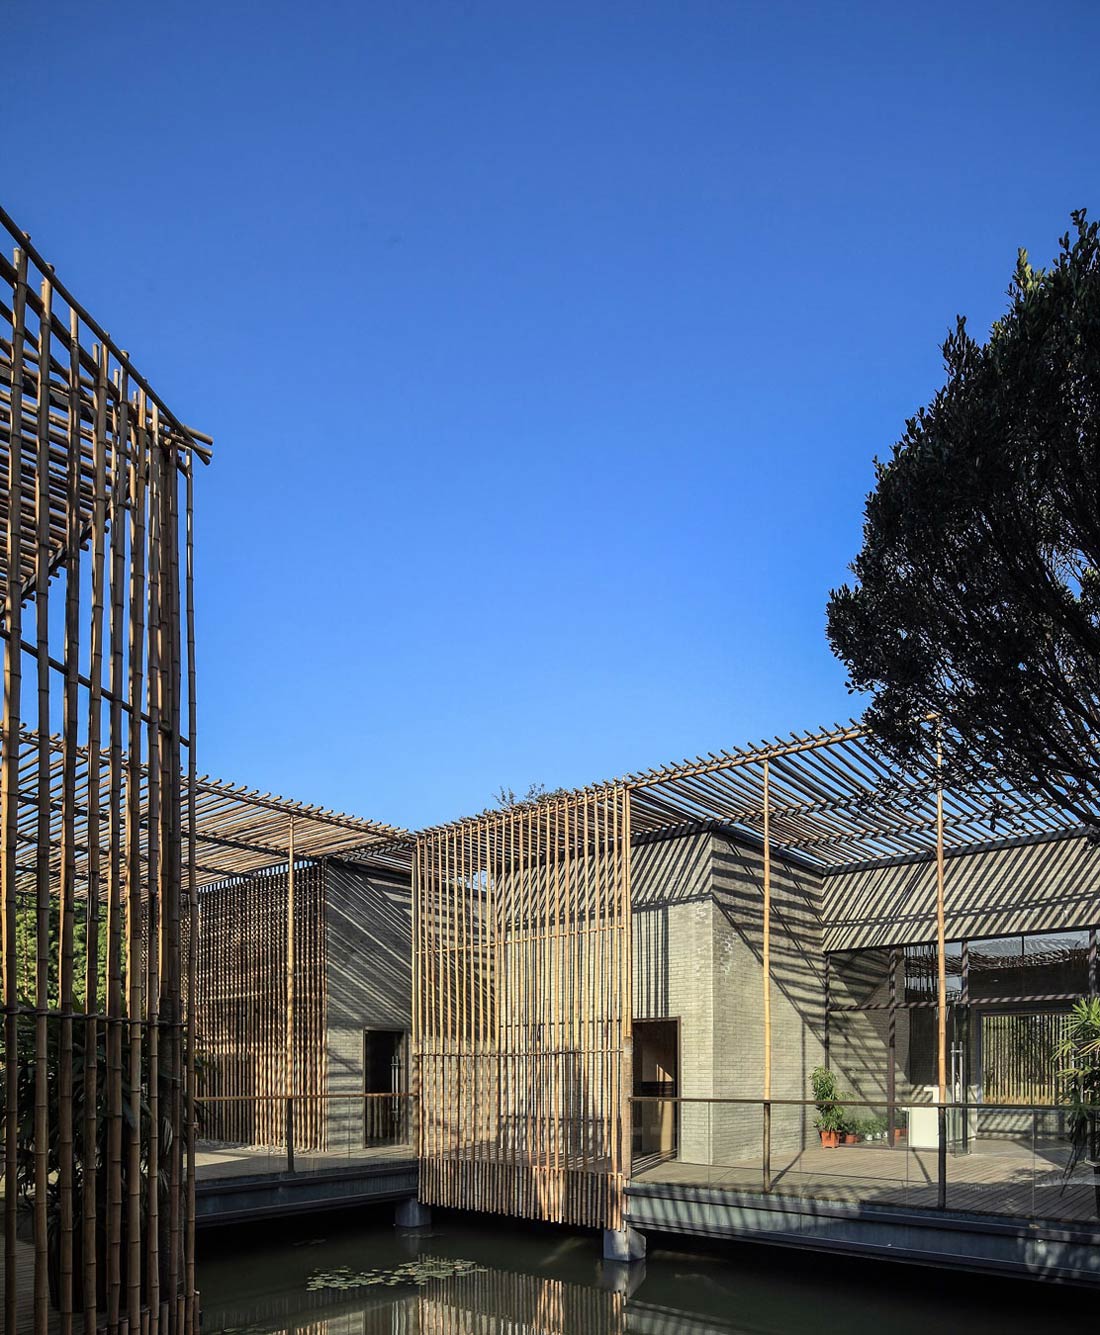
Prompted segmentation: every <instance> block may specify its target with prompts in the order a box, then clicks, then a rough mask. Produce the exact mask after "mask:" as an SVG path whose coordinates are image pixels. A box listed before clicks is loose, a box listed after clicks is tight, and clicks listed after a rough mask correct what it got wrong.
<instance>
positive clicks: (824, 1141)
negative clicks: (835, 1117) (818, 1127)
mask: <svg viewBox="0 0 1100 1335" xmlns="http://www.w3.org/2000/svg"><path fill="white" fill-rule="evenodd" d="M817 1134H818V1135H819V1136H820V1137H821V1148H822V1149H823V1150H835V1149H836V1147H837V1145H838V1143H839V1141H840V1132H839V1131H819V1132H818V1133H817Z"/></svg>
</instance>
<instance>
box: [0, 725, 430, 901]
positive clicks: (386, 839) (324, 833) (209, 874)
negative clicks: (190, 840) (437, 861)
mask: <svg viewBox="0 0 1100 1335" xmlns="http://www.w3.org/2000/svg"><path fill="white" fill-rule="evenodd" d="M50 751H51V765H50V812H51V833H50V843H51V848H52V856H51V861H52V863H53V867H52V871H53V873H54V874H56V875H60V866H61V842H62V829H61V810H62V803H61V786H62V783H63V780H64V748H63V741H62V738H61V737H57V736H52V737H51V738H50ZM101 755H103V758H104V763H103V764H101V766H100V768H99V783H100V802H101V807H102V809H106V803H107V799H108V796H109V792H108V789H109V784H110V774H109V769H108V766H107V765H106V763H105V762H106V754H105V753H101ZM37 768H38V735H37V734H36V733H35V732H34V731H32V730H29V729H25V730H24V731H23V733H22V734H21V745H20V755H19V776H20V779H19V791H20V815H19V843H20V845H21V846H22V847H24V848H26V849H27V850H28V851H32V850H33V849H34V848H35V846H36V844H37V822H38V789H37ZM76 789H77V792H78V793H83V794H84V796H85V801H84V802H83V803H81V804H80V805H79V806H78V808H77V810H76V812H75V825H74V839H75V852H76V857H77V863H76V866H77V878H78V882H83V881H85V880H86V876H87V857H88V807H87V800H86V798H87V792H88V749H87V747H79V748H77V765H76ZM189 798H190V780H189V778H188V776H187V775H183V776H181V807H182V813H181V820H182V829H183V838H184V840H186V839H187V837H188V834H189V833H190V821H189V811H190V801H189ZM194 798H195V801H194V812H195V820H194V834H195V865H194V873H195V884H196V886H197V887H198V888H199V889H200V890H201V889H202V887H203V886H206V885H211V884H214V883H215V882H220V881H225V880H229V879H231V878H232V877H236V876H247V875H249V874H251V873H253V872H256V871H260V870H262V869H264V868H267V867H271V866H273V865H277V864H279V863H285V862H286V860H287V851H288V837H287V836H288V831H289V828H290V825H291V824H293V826H294V850H295V857H296V858H299V859H301V858H304V859H314V858H322V857H329V856H336V855H349V856H352V857H354V859H355V860H356V861H359V862H364V861H371V860H372V854H373V850H375V849H376V848H378V849H386V848H389V847H390V846H391V845H394V844H399V843H400V842H401V841H402V840H403V839H405V838H407V835H406V832H405V831H404V830H401V829H399V828H398V827H396V826H393V825H386V824H383V823H382V822H380V821H373V820H366V819H363V818H361V817H358V816H349V815H347V814H345V813H344V812H339V811H331V810H329V809H327V808H324V807H319V806H313V805H310V804H308V803H305V802H296V801H293V800H291V799H289V798H285V797H280V796H278V795H276V794H274V793H263V792H260V791H259V790H257V789H253V788H247V787H245V786H244V785H243V784H235V783H228V782H226V781H225V780H222V779H215V778H211V777H210V776H208V775H201V776H198V777H197V778H196V779H195V780H194ZM140 810H141V824H142V830H143V835H147V831H148V810H149V788H148V772H147V767H145V766H142V779H141V798H140ZM102 837H105V831H104V832H103V835H101V838H102ZM379 857H382V854H379ZM142 858H143V861H144V860H146V851H145V848H144V846H143V851H142ZM382 860H383V861H385V859H384V858H383V859H382ZM398 865H407V860H406V862H405V864H401V863H400V862H399V863H398ZM34 877H35V866H34V858H33V852H32V854H31V857H30V858H29V861H28V862H27V865H26V866H24V867H21V868H20V879H21V881H23V882H24V884H23V885H21V887H20V888H21V890H24V891H25V893H28V894H29V893H33V890H34Z"/></svg>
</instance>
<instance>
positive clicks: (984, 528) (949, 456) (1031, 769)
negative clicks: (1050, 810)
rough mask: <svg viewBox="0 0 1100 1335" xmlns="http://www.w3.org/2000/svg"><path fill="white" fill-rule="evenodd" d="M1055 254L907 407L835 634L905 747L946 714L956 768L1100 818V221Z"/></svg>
mask: <svg viewBox="0 0 1100 1335" xmlns="http://www.w3.org/2000/svg"><path fill="white" fill-rule="evenodd" d="M1072 217H1073V230H1072V231H1071V232H1069V233H1067V234H1066V235H1065V236H1064V237H1062V238H1061V243H1060V251H1059V254H1058V257H1057V259H1056V261H1055V262H1054V264H1052V265H1051V267H1050V268H1049V269H1047V270H1045V271H1044V270H1039V269H1035V268H1032V266H1031V265H1030V264H1029V262H1028V257H1027V253H1026V251H1021V252H1020V254H1019V258H1018V261H1017V265H1016V272H1015V275H1014V277H1013V280H1012V283H1011V286H1010V287H1009V292H1008V295H1009V307H1008V310H1007V312H1006V314H1005V315H1004V317H1003V318H1002V319H1001V320H999V321H998V322H997V323H996V324H995V325H994V326H993V328H992V330H991V331H990V336H989V339H988V341H987V342H986V343H984V344H981V343H978V342H977V341H975V340H974V339H973V338H971V336H970V335H969V333H968V332H967V328H966V321H965V319H963V318H959V320H958V322H957V325H956V328H955V329H954V331H953V332H952V333H950V334H949V336H948V338H947V340H946V342H945V343H944V345H943V354H944V360H945V363H946V370H947V382H946V384H945V385H944V386H943V388H942V389H940V391H939V392H938V393H937V394H936V396H935V398H934V399H933V400H932V402H931V404H929V405H928V406H927V407H925V408H922V409H921V410H920V411H919V412H918V413H917V415H916V417H914V418H912V419H911V420H910V421H908V422H907V423H906V426H905V433H904V435H903V436H902V438H901V440H900V441H899V442H898V443H897V444H896V445H895V446H894V448H893V452H892V454H891V456H890V458H889V459H887V460H886V461H885V462H881V461H877V460H876V465H875V467H876V485H875V489H874V491H872V492H871V494H870V496H869V497H868V499H867V504H866V510H865V523H864V529H863V548H862V550H861V552H860V553H859V555H858V557H857V558H856V560H855V562H854V563H853V565H852V567H851V568H852V572H853V574H854V575H855V577H856V582H855V583H854V584H852V585H845V586H844V587H842V588H840V589H836V590H834V591H833V592H832V594H831V596H830V600H829V606H828V634H829V640H830V643H831V645H832V648H833V651H834V652H835V653H836V654H837V656H838V657H839V658H840V659H841V660H842V661H843V662H844V663H845V665H846V666H847V668H848V672H849V682H850V686H851V688H852V689H854V690H857V691H867V692H870V693H871V695H872V703H871V705H870V707H869V708H868V710H867V712H866V715H865V719H866V722H867V723H868V724H869V726H870V727H871V729H872V730H873V732H874V733H875V734H876V735H877V737H878V738H879V740H880V742H881V743H883V744H884V745H885V747H886V749H887V750H888V751H890V752H891V753H892V754H893V755H894V756H895V758H897V759H898V760H899V761H901V762H902V763H912V762H914V761H915V760H916V759H917V758H918V757H919V756H920V755H921V754H922V753H923V754H924V756H925V757H926V756H927V750H926V748H927V736H926V730H925V729H924V728H923V727H922V722H921V721H922V720H923V719H925V718H927V716H928V715H929V714H935V715H937V716H938V717H939V719H940V721H941V728H942V732H943V745H944V760H945V768H946V770H947V771H948V772H949V774H950V777H951V778H952V780H954V781H960V780H961V781H966V780H975V781H980V780H982V779H983V778H985V777H987V776H988V775H989V773H990V771H992V772H994V773H996V774H998V775H1000V776H1003V777H1004V778H1006V779H1008V780H1009V781H1010V782H1012V783H1013V784H1014V785H1015V786H1016V787H1018V788H1019V789H1020V790H1022V791H1024V792H1027V793H1030V794H1033V795H1035V796H1036V797H1038V798H1040V799H1042V800H1044V801H1049V802H1053V803H1056V804H1058V805H1059V806H1061V807H1062V808H1064V809H1066V810H1068V811H1069V812H1071V813H1073V814H1075V815H1076V816H1077V817H1078V818H1079V819H1081V820H1082V821H1084V822H1086V823H1088V824H1092V825H1096V824H1100V729H1098V722H1100V715H1098V708H1100V241H1098V235H1097V224H1096V223H1094V222H1093V223H1090V222H1089V221H1088V220H1087V218H1086V216H1085V214H1084V212H1083V211H1081V212H1077V213H1074V214H1073V215H1072Z"/></svg>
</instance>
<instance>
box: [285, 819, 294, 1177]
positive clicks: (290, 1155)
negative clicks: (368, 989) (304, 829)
mask: <svg viewBox="0 0 1100 1335" xmlns="http://www.w3.org/2000/svg"><path fill="white" fill-rule="evenodd" d="M294 1000H295V997H294V817H293V816H292V817H291V818H290V827H289V830H288V833H287V870H286V1059H285V1064H286V1166H287V1171H288V1172H290V1173H293V1172H294Z"/></svg>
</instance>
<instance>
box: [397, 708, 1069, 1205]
mask: <svg viewBox="0 0 1100 1335" xmlns="http://www.w3.org/2000/svg"><path fill="white" fill-rule="evenodd" d="M596 812H599V813H601V814H600V815H599V816H598V817H597V816H596V815H595V814H594V813H596ZM597 821H598V828H599V834H598V835H594V834H593V833H592V830H593V828H594V822H597ZM586 822H587V824H586ZM1074 828H1076V827H1074V826H1073V825H1071V824H1070V823H1069V822H1067V820H1066V819H1065V817H1064V814H1063V813H1061V812H1058V811H1057V810H1054V809H1051V808H1050V807H1047V806H1044V805H1042V804H1039V803H1037V802H1035V801H1034V800H1032V799H1030V798H1028V797H1026V796H1024V795H1022V794H1020V793H1016V792H1014V791H1013V790H1011V789H1010V788H1009V787H1008V786H1007V785H1005V784H1003V783H999V782H997V780H996V779H995V778H992V777H991V779H990V780H989V782H988V783H987V784H986V785H985V786H984V787H982V788H980V789H971V790H968V791H949V790H945V789H944V787H943V784H942V782H941V776H940V771H939V747H938V739H937V734H936V728H935V725H934V724H932V723H930V725H929V745H928V759H927V762H926V763H925V764H924V766H923V767H921V768H919V769H917V770H916V771H915V772H913V773H908V774H906V773H902V772H900V771H899V770H898V769H897V768H896V767H895V766H893V765H892V764H891V763H890V761H889V760H887V759H886V758H885V756H884V755H883V754H882V753H881V752H880V751H879V750H878V749H877V748H876V747H875V746H874V744H873V742H872V741H871V739H870V737H869V735H868V733H867V731H866V729H865V728H863V727H862V726H861V725H860V724H858V723H855V722H851V723H848V724H846V725H842V726H838V727H835V728H831V729H826V730H823V731H820V732H817V733H807V734H795V735H793V736H791V737H789V738H776V739H774V740H773V741H771V742H767V741H766V742H763V743H761V744H760V745H757V746H752V747H745V748H742V749H738V750H730V751H723V752H717V753H710V754H708V755H705V756H696V757H693V758H689V759H686V760H684V761H681V762H679V763H677V764H671V765H666V766H662V767H659V768H656V769H652V770H647V771H643V772H639V773H636V774H629V775H626V776H624V777H623V778H621V779H618V780H614V781H613V782H611V783H605V784H600V785H594V786H591V787H588V788H583V789H579V790H576V791H575V792H571V793H566V794H562V795H558V796H554V797H552V798H549V799H547V800H545V801H540V802H537V803H532V804H527V805H521V806H519V807H517V808H514V809H512V810H508V811H504V812H487V813H484V814H483V815H481V816H478V817H473V818H470V819H468V820H464V821H459V822H456V823H454V824H451V825H447V826H442V827H438V828H436V829H432V830H428V831H425V832H423V833H421V834H420V835H419V836H418V837H417V845H416V859H415V863H414V905H415V913H416V916H415V921H414V960H413V971H414V997H415V1009H414V1040H415V1048H416V1051H417V1053H418V1056H419V1062H420V1095H421V1140H420V1149H419V1153H420V1160H421V1182H422V1188H421V1189H422V1193H423V1194H424V1197H425V1200H427V1201H429V1202H434V1203H438V1204H440V1205H449V1206H457V1207H460V1208H467V1209H480V1210H490V1211H501V1212H505V1213H512V1214H519V1215H524V1216H527V1217H533V1218H541V1219H550V1220H557V1221H563V1222H572V1223H578V1224H589V1225H602V1226H603V1227H607V1228H618V1227H619V1226H620V1223H621V1217H622V1213H621V1210H622V1207H621V1190H622V1183H623V1178H624V1173H625V1172H626V1171H628V1164H629V1158H628V1153H627V1150H628V1144H627V1141H626V1137H627V1136H628V1134H629V1126H628V1124H627V1119H628V1113H627V1110H628V1108H629V1095H630V1092H631V1017H630V1004H631V1001H630V999H631V992H630V985H629V978H630V970H631V962H630V950H631V938H630V934H629V923H630V863H631V847H632V845H637V844H638V843H642V842H646V841H650V840H654V839H661V838H666V837H675V836H677V835H680V834H686V833H690V832H694V831H700V830H708V829H709V830H720V831H724V832H726V833H729V834H731V835H732V836H734V837H740V838H743V839H747V840H748V841H749V842H750V843H753V844H755V845H756V846H758V847H760V848H761V850H762V855H763V863H762V877H763V885H762V897H763V952H762V976H763V988H762V996H761V1011H762V1017H763V1031H764V1039H763V1042H764V1047H763V1060H762V1090H761V1094H762V1103H763V1107H764V1144H765V1150H764V1154H765V1174H766V1175H767V1173H768V1171H769V1169H768V1160H769V1150H768V1146H769V1144H770V1136H769V1131H768V1128H769V1118H770V1100H771V1097H772V1090H771V1076H772V1050H771V989H772V977H771V973H772V970H771V934H772V910H771V890H772V876H773V861H774V859H775V858H777V857H796V858H798V859H801V860H803V861H804V862H805V863H807V864H808V865H810V866H812V867H815V868H817V869H819V870H820V871H821V872H822V873H827V872H830V871H837V870H840V869H847V868H852V867H855V866H862V865H865V864H874V863H881V862H884V861H889V860H891V859H898V858H901V859H906V858H912V857H914V856H928V857H929V858H932V859H934V861H935V869H936V924H937V943H938V950H937V958H938V965H937V969H938V977H937V1012H938V1022H939V1023H938V1055H937V1069H938V1089H939V1102H940V1104H941V1105H942V1104H943V1103H944V1102H945V1100H946V1083H947V1077H946V1037H945V1017H946V1013H947V986H946V972H945V970H946V963H945V956H946V952H945V949H944V945H945V928H944V886H945V879H946V861H945V859H946V855H947V853H948V852H950V851H953V850H961V849H967V848H973V847H975V846H979V845H983V844H988V843H990V842H991V841H995V840H1003V839H1015V838H1027V837H1039V838H1041V837H1044V836H1053V835H1059V834H1065V833H1067V832H1070V831H1072V830H1073V829H1074ZM941 1115H942V1108H941ZM578 1128H583V1131H581V1132H578V1130H577V1129H578ZM943 1143H945V1140H944V1138H943V1137H941V1144H943Z"/></svg>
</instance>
